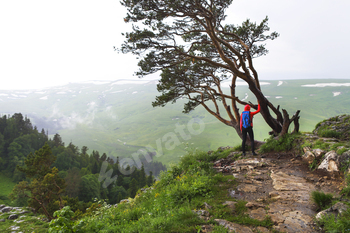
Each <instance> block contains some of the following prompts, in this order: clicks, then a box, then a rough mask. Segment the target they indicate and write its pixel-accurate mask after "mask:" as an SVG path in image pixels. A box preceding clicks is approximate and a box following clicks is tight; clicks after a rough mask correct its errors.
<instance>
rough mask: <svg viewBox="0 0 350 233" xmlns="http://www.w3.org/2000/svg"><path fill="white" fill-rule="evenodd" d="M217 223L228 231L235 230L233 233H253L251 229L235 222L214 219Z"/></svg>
mask: <svg viewBox="0 0 350 233" xmlns="http://www.w3.org/2000/svg"><path fill="white" fill-rule="evenodd" d="M214 221H216V222H217V223H218V224H219V225H221V226H223V227H225V228H226V229H228V232H235V233H253V231H252V230H251V229H250V228H249V227H246V226H241V225H239V224H237V223H232V222H229V221H227V220H224V219H215V220H214Z"/></svg>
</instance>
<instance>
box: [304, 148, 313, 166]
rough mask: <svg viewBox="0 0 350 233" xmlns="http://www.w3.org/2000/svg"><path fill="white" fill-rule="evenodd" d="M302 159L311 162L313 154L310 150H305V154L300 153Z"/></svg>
mask: <svg viewBox="0 0 350 233" xmlns="http://www.w3.org/2000/svg"><path fill="white" fill-rule="evenodd" d="M302 159H303V160H304V161H305V162H307V163H308V164H311V163H312V162H313V161H314V159H315V155H314V154H313V153H312V152H311V151H306V152H305V154H304V155H302Z"/></svg>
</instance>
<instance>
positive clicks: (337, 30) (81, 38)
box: [0, 0, 350, 89]
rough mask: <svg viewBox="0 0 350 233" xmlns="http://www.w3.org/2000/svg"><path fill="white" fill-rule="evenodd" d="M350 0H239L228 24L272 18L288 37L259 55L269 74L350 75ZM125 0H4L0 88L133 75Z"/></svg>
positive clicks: (263, 76) (265, 76)
mask: <svg viewBox="0 0 350 233" xmlns="http://www.w3.org/2000/svg"><path fill="white" fill-rule="evenodd" d="M349 9H350V1H349V0H307V1H305V0H266V1H263V0H236V1H235V0H234V1H233V4H232V6H231V8H230V9H229V10H228V11H227V15H229V17H228V23H234V24H239V23H241V22H242V21H243V20H245V19H247V18H250V19H251V20H253V21H258V22H260V21H261V20H262V19H263V18H264V17H265V16H269V26H270V27H271V31H277V32H279V33H280V37H279V38H278V39H276V40H274V41H269V42H268V43H267V48H268V49H269V50H270V53H269V54H268V55H267V56H265V57H262V58H258V59H256V60H255V65H256V68H257V70H258V73H259V75H260V78H261V79H265V80H269V79H291V78H304V79H306V78H347V79H349V78H350V75H349V73H348V72H347V71H348V66H349V65H348V60H349V59H348V56H349V54H350V43H349V41H348V40H349V38H350V28H349V24H350V14H349V13H348V11H349ZM125 14H126V10H125V9H124V8H123V7H122V6H121V5H120V3H119V0H113V1H112V0H59V1H58V0H1V1H0V77H1V81H2V82H1V86H0V89H25V88H42V87H47V86H52V85H61V84H66V83H68V82H79V81H87V80H116V79H124V78H130V77H132V75H133V72H134V71H135V70H136V69H137V66H136V63H137V61H136V59H135V57H134V56H132V55H124V54H118V53H117V52H115V51H114V50H113V46H116V47H119V46H120V44H121V43H122V41H123V37H122V36H121V33H122V32H126V31H129V28H130V26H131V25H130V24H125V23H124V21H123V17H124V16H125Z"/></svg>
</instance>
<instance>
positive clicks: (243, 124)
mask: <svg viewBox="0 0 350 233" xmlns="http://www.w3.org/2000/svg"><path fill="white" fill-rule="evenodd" d="M259 112H260V104H259V103H258V110H256V111H255V112H250V106H249V105H248V104H247V105H246V106H245V107H244V111H243V112H242V114H241V120H240V128H241V132H242V135H243V140H242V151H243V155H245V143H246V140H247V134H249V138H250V141H251V147H252V152H253V155H257V154H256V153H255V151H254V133H253V116H254V115H255V114H257V113H259ZM246 114H248V116H249V118H247V117H246V116H245V115H246ZM248 120H249V121H248ZM247 121H248V122H247Z"/></svg>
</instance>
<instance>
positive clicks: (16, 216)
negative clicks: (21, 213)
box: [7, 214, 18, 220]
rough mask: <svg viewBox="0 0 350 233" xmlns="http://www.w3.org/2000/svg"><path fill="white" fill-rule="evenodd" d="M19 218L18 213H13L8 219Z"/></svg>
mask: <svg viewBox="0 0 350 233" xmlns="http://www.w3.org/2000/svg"><path fill="white" fill-rule="evenodd" d="M17 218H18V215H17V214H11V215H10V216H9V217H8V218H7V219H8V220H15V219H17Z"/></svg>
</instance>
